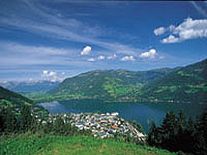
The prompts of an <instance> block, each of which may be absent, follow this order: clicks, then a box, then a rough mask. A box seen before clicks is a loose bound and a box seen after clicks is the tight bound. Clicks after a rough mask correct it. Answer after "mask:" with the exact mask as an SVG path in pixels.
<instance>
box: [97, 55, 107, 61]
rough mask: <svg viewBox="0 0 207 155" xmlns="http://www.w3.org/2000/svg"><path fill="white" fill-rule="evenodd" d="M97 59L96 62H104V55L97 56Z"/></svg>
mask: <svg viewBox="0 0 207 155" xmlns="http://www.w3.org/2000/svg"><path fill="white" fill-rule="evenodd" d="M97 59H98V60H104V59H105V56H104V55H99V56H98V58H97Z"/></svg>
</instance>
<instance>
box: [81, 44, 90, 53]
mask: <svg viewBox="0 0 207 155" xmlns="http://www.w3.org/2000/svg"><path fill="white" fill-rule="evenodd" d="M91 51H92V47H91V46H86V47H84V48H83V50H82V51H81V55H89V54H90V53H91Z"/></svg>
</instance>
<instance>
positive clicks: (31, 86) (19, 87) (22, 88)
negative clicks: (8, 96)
mask: <svg viewBox="0 0 207 155" xmlns="http://www.w3.org/2000/svg"><path fill="white" fill-rule="evenodd" d="M58 84H59V82H58V81H57V82H52V81H5V82H0V85H1V86H2V87H4V88H7V89H9V90H11V91H14V92H18V93H34V92H47V91H49V90H51V89H53V88H55V87H56V86H57V85H58Z"/></svg>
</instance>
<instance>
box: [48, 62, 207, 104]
mask: <svg viewBox="0 0 207 155" xmlns="http://www.w3.org/2000/svg"><path fill="white" fill-rule="evenodd" d="M206 79H207V59H205V60H203V61H200V62H197V63H194V64H191V65H187V66H185V67H177V68H174V69H171V68H161V69H155V70H149V71H127V70H95V71H90V72H86V73H82V74H79V75H77V76H75V77H71V78H67V79H65V80H64V81H63V82H62V83H60V84H59V85H58V86H57V87H56V88H54V89H52V90H50V91H48V92H47V94H48V95H51V96H53V97H56V98H57V99H100V100H104V101H113V102H116V101H117V102H173V103H174V102H176V103H177V102H185V103H188V102H199V103H207V81H206Z"/></svg>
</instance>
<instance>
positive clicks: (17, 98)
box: [0, 86, 32, 105]
mask: <svg viewBox="0 0 207 155" xmlns="http://www.w3.org/2000/svg"><path fill="white" fill-rule="evenodd" d="M23 103H28V104H31V103H32V100H30V99H28V98H26V97H24V96H22V95H20V94H17V93H14V92H12V91H10V90H7V89H5V88H3V87H1V86H0V105H6V104H9V105H20V104H23Z"/></svg>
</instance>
